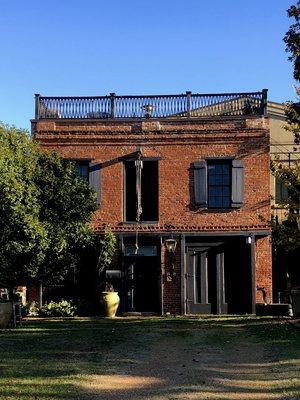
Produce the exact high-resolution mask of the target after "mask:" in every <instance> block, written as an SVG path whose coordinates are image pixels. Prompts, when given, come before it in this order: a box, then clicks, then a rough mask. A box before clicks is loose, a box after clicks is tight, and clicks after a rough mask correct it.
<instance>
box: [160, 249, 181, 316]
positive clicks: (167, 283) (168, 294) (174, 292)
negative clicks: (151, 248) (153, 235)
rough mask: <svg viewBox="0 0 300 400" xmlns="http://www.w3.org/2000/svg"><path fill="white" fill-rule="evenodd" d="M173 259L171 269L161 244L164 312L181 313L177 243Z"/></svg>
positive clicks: (168, 258)
mask: <svg viewBox="0 0 300 400" xmlns="http://www.w3.org/2000/svg"><path fill="white" fill-rule="evenodd" d="M174 261H175V262H174V269H173V270H172V267H171V265H170V257H169V253H168V251H167V250H166V247H165V245H163V246H162V250H161V264H162V276H163V312H164V314H165V313H170V314H181V267H180V246H179V245H177V248H176V252H175V259H174ZM172 272H173V273H172ZM170 278H171V280H170Z"/></svg>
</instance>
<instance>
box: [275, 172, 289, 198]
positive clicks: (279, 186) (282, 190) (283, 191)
mask: <svg viewBox="0 0 300 400" xmlns="http://www.w3.org/2000/svg"><path fill="white" fill-rule="evenodd" d="M288 199H289V191H288V188H287V187H286V185H285V184H284V182H282V180H281V179H279V178H277V177H275V203H276V204H280V203H284V202H286V201H288Z"/></svg>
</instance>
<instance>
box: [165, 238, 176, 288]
mask: <svg viewBox="0 0 300 400" xmlns="http://www.w3.org/2000/svg"><path fill="white" fill-rule="evenodd" d="M165 245H166V248H167V250H168V253H169V257H168V258H169V271H168V272H167V281H168V282H171V281H172V280H173V277H174V276H175V275H176V272H175V250H176V246H177V241H176V239H174V238H173V237H170V238H169V239H166V240H165Z"/></svg>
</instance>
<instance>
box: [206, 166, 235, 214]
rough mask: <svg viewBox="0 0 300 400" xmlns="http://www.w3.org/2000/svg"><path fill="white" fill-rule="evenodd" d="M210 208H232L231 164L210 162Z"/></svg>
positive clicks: (208, 176)
mask: <svg viewBox="0 0 300 400" xmlns="http://www.w3.org/2000/svg"><path fill="white" fill-rule="evenodd" d="M207 188H208V208H229V207H230V206H231V163H230V162H226V161H210V162H208V163H207Z"/></svg>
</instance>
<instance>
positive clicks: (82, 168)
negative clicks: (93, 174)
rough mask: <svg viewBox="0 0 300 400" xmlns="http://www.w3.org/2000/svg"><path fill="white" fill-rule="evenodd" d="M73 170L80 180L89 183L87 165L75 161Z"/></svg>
mask: <svg viewBox="0 0 300 400" xmlns="http://www.w3.org/2000/svg"><path fill="white" fill-rule="evenodd" d="M75 168H76V172H77V174H78V175H79V176H80V178H82V179H83V180H85V181H87V182H89V163H85V162H79V161H77V162H76V164H75Z"/></svg>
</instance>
